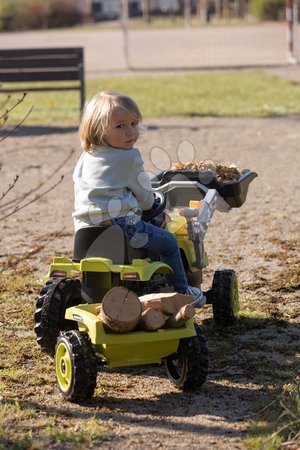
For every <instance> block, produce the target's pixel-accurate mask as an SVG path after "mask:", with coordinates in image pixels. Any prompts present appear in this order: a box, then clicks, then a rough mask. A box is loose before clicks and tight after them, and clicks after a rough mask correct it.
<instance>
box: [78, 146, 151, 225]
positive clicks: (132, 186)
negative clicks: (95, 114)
mask: <svg viewBox="0 0 300 450" xmlns="http://www.w3.org/2000/svg"><path fill="white" fill-rule="evenodd" d="M73 180H74V190H75V205H74V207H75V210H74V212H73V218H74V226H75V230H76V231H77V230H78V229H79V228H82V227H86V226H91V225H94V226H95V225H98V224H99V223H100V222H102V221H105V220H109V219H111V218H115V217H124V216H126V215H127V214H128V213H129V214H134V213H136V212H137V211H138V209H142V210H147V209H150V208H151V206H152V204H153V201H154V197H153V193H152V188H151V181H150V177H149V175H148V174H147V173H146V172H145V170H144V166H143V160H142V158H141V155H140V152H139V150H138V149H137V148H132V149H130V150H123V149H119V148H115V147H109V146H107V147H97V149H96V150H94V151H92V152H83V154H82V155H81V157H80V158H79V160H78V162H77V164H76V167H75V170H74V173H73Z"/></svg>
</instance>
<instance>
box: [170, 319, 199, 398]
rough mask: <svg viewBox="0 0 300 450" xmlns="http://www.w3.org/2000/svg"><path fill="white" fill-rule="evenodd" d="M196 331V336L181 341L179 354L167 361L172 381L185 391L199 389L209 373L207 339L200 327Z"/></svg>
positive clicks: (171, 356) (196, 327) (196, 326)
mask: <svg viewBox="0 0 300 450" xmlns="http://www.w3.org/2000/svg"><path fill="white" fill-rule="evenodd" d="M195 329H196V333H197V334H196V336H192V337H189V338H183V339H180V341H179V346H178V350H177V352H176V353H174V354H172V355H170V356H168V357H167V358H166V359H165V364H166V368H167V374H168V377H169V379H170V381H171V382H172V383H173V384H174V385H175V386H176V387H177V388H179V389H182V390H184V391H189V390H192V389H199V388H200V387H201V386H202V385H203V384H204V383H205V381H206V377H207V373H208V351H207V346H206V339H205V337H204V334H203V332H202V330H201V328H200V327H199V325H197V324H195Z"/></svg>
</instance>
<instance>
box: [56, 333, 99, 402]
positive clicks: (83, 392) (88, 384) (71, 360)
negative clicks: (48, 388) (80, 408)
mask: <svg viewBox="0 0 300 450" xmlns="http://www.w3.org/2000/svg"><path fill="white" fill-rule="evenodd" d="M55 368H56V377H57V381H58V387H59V390H60V392H61V394H62V395H63V397H64V398H65V399H67V400H70V401H72V402H81V401H85V400H88V399H90V398H91V397H92V396H93V395H94V391H95V387H96V381H97V358H96V355H95V351H94V347H93V346H92V343H91V341H90V338H89V336H88V335H87V333H82V332H80V331H78V330H70V331H63V332H62V333H61V334H60V336H59V338H58V339H57V344H56V347H55Z"/></svg>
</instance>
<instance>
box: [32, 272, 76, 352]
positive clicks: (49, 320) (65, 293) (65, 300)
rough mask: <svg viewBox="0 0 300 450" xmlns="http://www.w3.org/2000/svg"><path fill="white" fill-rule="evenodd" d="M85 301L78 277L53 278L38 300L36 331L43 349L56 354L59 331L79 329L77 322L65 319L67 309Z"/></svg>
mask: <svg viewBox="0 0 300 450" xmlns="http://www.w3.org/2000/svg"><path fill="white" fill-rule="evenodd" d="M80 303H84V301H83V300H82V298H81V284H80V281H79V280H78V279H76V278H63V279H51V280H49V281H48V282H47V283H46V285H45V286H44V287H43V288H42V290H41V291H40V293H39V296H38V297H37V300H36V310H35V313H34V323H35V326H34V331H35V334H36V340H37V343H38V344H39V346H40V347H41V349H42V350H43V351H44V352H46V353H48V354H50V355H54V351H55V344H56V340H57V338H58V336H59V332H60V331H63V330H70V329H77V323H76V322H73V321H71V320H66V319H65V312H66V309H67V308H69V307H70V306H76V305H79V304H80Z"/></svg>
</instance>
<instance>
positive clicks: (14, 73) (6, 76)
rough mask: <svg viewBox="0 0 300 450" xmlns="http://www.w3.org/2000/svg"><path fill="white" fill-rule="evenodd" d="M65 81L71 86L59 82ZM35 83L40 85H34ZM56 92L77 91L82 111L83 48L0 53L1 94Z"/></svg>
mask: <svg viewBox="0 0 300 450" xmlns="http://www.w3.org/2000/svg"><path fill="white" fill-rule="evenodd" d="M66 81H67V82H70V83H67V84H66V83H62V82H66ZM36 82H40V85H38V86H37V85H35V84H33V83H36ZM50 82H51V83H50ZM52 82H54V83H52ZM10 83H24V87H23V86H22V87H19V86H18V87H17V86H16V87H14V86H10ZM7 84H8V85H7ZM25 84H26V85H25ZM56 90H57V91H58V90H65V91H66V90H78V91H80V111H82V109H83V106H84V102H85V90H84V60H83V48H81V47H78V48H77V47H69V48H67V47H66V48H31V49H12V50H10V49H7V50H0V93H9V92H28V91H56Z"/></svg>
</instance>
